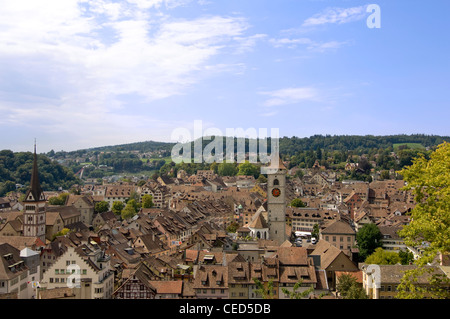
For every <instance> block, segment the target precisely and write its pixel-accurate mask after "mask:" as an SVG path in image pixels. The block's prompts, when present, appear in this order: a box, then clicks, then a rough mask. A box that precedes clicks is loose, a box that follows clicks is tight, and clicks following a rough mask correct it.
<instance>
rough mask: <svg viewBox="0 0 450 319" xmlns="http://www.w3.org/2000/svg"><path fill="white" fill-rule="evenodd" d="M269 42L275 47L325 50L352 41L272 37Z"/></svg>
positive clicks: (336, 47) (315, 50)
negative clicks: (320, 40)
mask: <svg viewBox="0 0 450 319" xmlns="http://www.w3.org/2000/svg"><path fill="white" fill-rule="evenodd" d="M269 42H270V43H271V44H272V45H273V46H274V47H275V48H284V47H286V48H288V49H295V48H298V47H299V46H302V47H304V48H306V49H307V50H309V51H314V52H325V51H328V50H333V49H338V48H340V47H342V46H344V45H347V44H349V43H350V41H327V42H319V41H314V40H311V39H310V38H293V39H291V38H280V39H270V40H269Z"/></svg>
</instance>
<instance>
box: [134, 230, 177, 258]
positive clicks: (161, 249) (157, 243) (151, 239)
mask: <svg viewBox="0 0 450 319" xmlns="http://www.w3.org/2000/svg"><path fill="white" fill-rule="evenodd" d="M132 247H133V248H135V249H136V251H137V252H138V253H140V254H142V255H145V256H155V257H157V256H161V255H166V254H168V252H169V249H168V247H167V245H165V244H164V243H163V242H162V241H161V240H159V238H158V236H155V234H154V233H152V234H146V235H141V236H138V237H137V238H136V239H135V241H134V242H133V243H132Z"/></svg>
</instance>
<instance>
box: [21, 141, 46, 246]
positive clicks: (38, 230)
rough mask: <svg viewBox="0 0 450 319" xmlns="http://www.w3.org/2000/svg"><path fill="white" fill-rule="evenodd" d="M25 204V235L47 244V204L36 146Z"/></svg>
mask: <svg viewBox="0 0 450 319" xmlns="http://www.w3.org/2000/svg"><path fill="white" fill-rule="evenodd" d="M23 204H24V206H25V211H24V213H23V219H24V220H23V235H24V236H27V237H28V236H29V237H39V239H41V240H42V241H43V242H44V243H45V230H46V229H45V210H46V207H45V205H46V202H45V196H44V192H43V191H42V189H41V185H40V183H39V172H38V167H37V155H36V144H35V145H34V160H33V170H32V172H31V182H30V188H29V189H28V191H27V193H26V196H25V200H24V201H23Z"/></svg>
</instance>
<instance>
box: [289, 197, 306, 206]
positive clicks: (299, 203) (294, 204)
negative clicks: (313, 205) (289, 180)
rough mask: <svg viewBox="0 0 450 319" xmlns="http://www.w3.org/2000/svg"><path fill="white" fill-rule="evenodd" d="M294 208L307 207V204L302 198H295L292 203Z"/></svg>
mask: <svg viewBox="0 0 450 319" xmlns="http://www.w3.org/2000/svg"><path fill="white" fill-rule="evenodd" d="M291 206H292V207H306V205H305V203H303V201H302V200H301V199H300V198H295V199H293V200H292V201H291Z"/></svg>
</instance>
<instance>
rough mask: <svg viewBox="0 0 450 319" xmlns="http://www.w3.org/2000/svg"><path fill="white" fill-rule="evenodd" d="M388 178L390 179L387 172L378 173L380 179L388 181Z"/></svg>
mask: <svg viewBox="0 0 450 319" xmlns="http://www.w3.org/2000/svg"><path fill="white" fill-rule="evenodd" d="M389 178H390V175H389V171H387V170H382V171H381V173H380V179H382V180H385V179H389Z"/></svg>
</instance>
